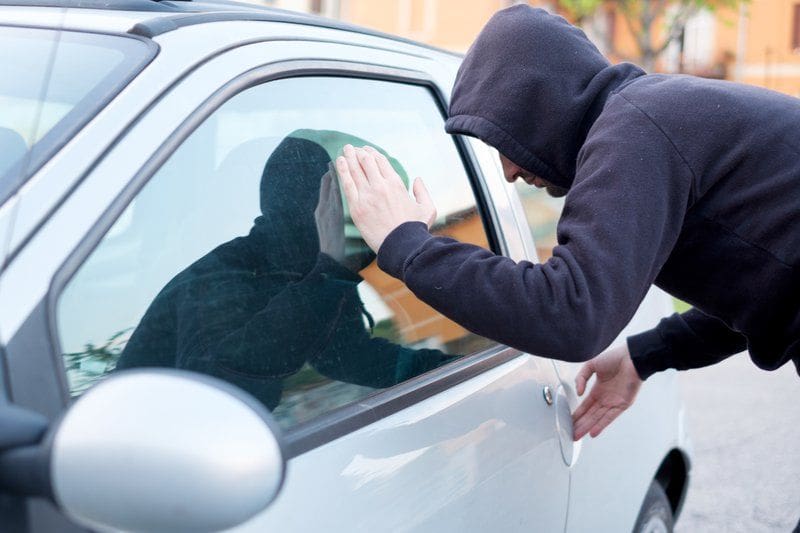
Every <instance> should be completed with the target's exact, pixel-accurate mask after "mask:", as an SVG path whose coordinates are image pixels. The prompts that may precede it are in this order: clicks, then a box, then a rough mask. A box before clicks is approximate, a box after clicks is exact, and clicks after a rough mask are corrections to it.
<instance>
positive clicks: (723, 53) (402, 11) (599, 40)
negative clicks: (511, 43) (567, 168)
mask: <svg viewBox="0 0 800 533" xmlns="http://www.w3.org/2000/svg"><path fill="white" fill-rule="evenodd" d="M251 1H252V2H253V3H260V4H263V5H269V6H273V7H278V8H283V9H290V10H296V11H302V12H307V13H315V14H319V15H322V16H325V17H330V18H335V19H340V20H342V21H345V22H349V23H353V24H357V25H361V26H366V27H370V28H374V29H377V30H380V31H384V32H387V33H392V34H396V35H401V36H403V37H407V38H410V39H414V40H417V41H422V42H424V43H428V44H431V45H434V46H438V47H442V48H446V49H449V50H453V51H456V52H466V50H467V49H468V48H469V46H470V44H471V43H472V41H473V40H474V38H475V36H476V35H477V34H478V32H479V31H480V29H481V28H482V27H483V25H484V24H485V23H486V21H487V20H488V19H489V17H491V16H492V14H493V13H494V12H495V11H497V10H499V9H502V8H505V7H508V6H510V5H512V4H517V3H528V4H530V5H533V6H537V7H542V8H544V9H547V10H548V11H551V12H553V13H558V14H561V15H563V16H564V17H566V18H567V19H569V20H570V21H572V22H573V23H575V24H577V25H579V26H581V27H582V28H583V29H584V31H585V32H586V33H587V35H588V36H589V37H590V38H591V39H592V41H594V43H595V44H596V45H597V46H598V48H600V50H601V51H602V52H603V53H604V54H606V56H607V57H608V58H609V59H610V60H611V61H612V62H620V61H631V62H634V63H637V64H638V65H640V66H642V67H644V68H645V69H646V70H648V71H649V72H667V73H685V74H692V75H696V76H704V77H708V78H716V79H724V80H730V81H737V82H742V83H748V84H753V85H759V86H762V87H766V88H768V89H772V90H775V91H780V92H783V93H786V94H789V95H792V96H796V97H800V1H798V0H749V1H748V0H744V1H741V0H615V1H612V0H530V1H528V2H518V1H510V0H251ZM798 126H800V125H798ZM799 129H800V128H799ZM798 134H800V132H799V133H798ZM698 142H702V135H700V136H698ZM754 179H758V176H754ZM518 191H519V192H520V194H521V197H522V201H523V202H524V203H525V204H527V205H526V207H527V209H526V211H527V213H528V217H529V220H528V222H529V225H530V226H531V228H532V229H533V231H534V234H535V238H536V242H537V246H538V252H539V258H540V259H541V260H544V259H545V258H547V257H548V256H549V255H550V250H551V249H552V246H554V245H555V227H556V223H557V221H558V217H559V216H560V213H561V208H562V206H563V203H562V201H561V200H555V199H552V198H549V197H547V196H546V195H544V194H542V193H541V192H540V191H537V190H536V189H534V188H533V187H529V186H525V185H524V184H522V185H520V186H519V187H518ZM676 309H677V310H679V311H681V310H683V309H685V305H683V304H682V303H681V302H677V301H676ZM680 378H681V384H682V386H683V389H684V399H685V404H686V407H687V410H686V419H687V423H688V427H689V431H690V435H691V438H692V441H693V443H694V465H693V470H692V480H691V484H690V488H689V493H688V495H687V499H686V503H685V506H684V509H683V513H682V516H681V518H680V520H679V522H678V526H677V531H679V532H694V531H704V532H706V531H707V532H716V531H724V532H742V533H750V532H759V531H765V532H781V531H782V532H789V531H792V530H793V529H794V527H795V525H796V524H797V521H798V519H799V518H800V451H798V448H797V443H798V442H800V410H799V409H798V406H800V379H799V378H798V376H797V373H796V372H795V370H794V368H793V366H792V365H786V366H784V367H783V368H781V369H780V370H778V371H776V372H764V371H761V370H759V369H758V368H756V367H755V366H754V365H753V364H752V362H751V361H750V359H749V357H747V355H746V354H741V355H739V356H735V357H732V358H730V359H728V360H727V361H725V362H724V363H722V364H720V365H716V366H713V367H709V368H705V369H700V370H696V371H693V372H688V373H682V374H681V376H680Z"/></svg>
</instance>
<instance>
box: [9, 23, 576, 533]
mask: <svg viewBox="0 0 800 533" xmlns="http://www.w3.org/2000/svg"><path fill="white" fill-rule="evenodd" d="M228 29H229V28H228ZM164 39H165V42H163V43H161V44H162V46H166V45H167V41H170V39H171V40H172V41H173V42H172V43H171V44H172V45H173V46H174V45H175V42H176V41H179V36H178V35H175V36H169V34H167V36H165V38H164ZM178 44H181V45H184V46H188V45H189V44H190V43H178ZM452 73H453V66H452V65H449V66H447V67H443V66H442V65H441V64H439V63H438V62H436V61H433V60H431V59H428V58H426V57H420V56H412V55H407V54H401V53H396V52H392V51H389V50H378V49H372V48H369V47H353V46H347V45H343V44H335V43H323V42H303V41H276V42H262V43H257V44H251V45H247V46H241V47H238V48H235V49H233V50H231V51H229V52H226V53H225V54H222V55H219V56H217V57H214V58H212V59H210V60H209V61H207V62H206V63H205V64H203V65H202V66H200V67H198V68H197V69H195V70H194V71H193V72H192V73H191V74H190V75H188V76H186V78H185V79H184V80H182V81H181V82H180V83H179V84H178V85H177V86H176V87H175V88H174V89H172V90H171V91H170V92H169V93H168V94H167V95H165V96H164V97H163V98H162V99H160V100H159V101H158V102H156V103H155V104H154V105H153V106H152V107H151V108H150V110H149V112H148V113H147V115H145V116H143V117H142V118H141V119H140V120H139V121H138V122H136V123H135V124H134V125H133V126H132V127H131V128H130V129H129V131H128V132H127V133H126V135H125V136H124V137H123V138H122V139H121V140H120V141H119V142H118V143H117V144H116V145H115V146H114V147H113V148H112V149H111V150H110V151H109V152H108V153H107V154H106V155H105V157H104V158H103V159H102V160H100V161H99V162H98V163H97V164H96V165H95V167H94V169H93V170H92V172H91V173H90V174H89V175H88V176H87V177H86V178H85V179H84V181H83V182H82V183H81V184H80V186H79V187H77V189H76V190H75V191H74V192H73V193H72V195H71V196H70V197H69V198H68V200H67V201H65V202H64V203H63V205H62V206H61V207H60V208H59V209H58V210H57V211H56V212H55V213H54V214H53V216H51V217H50V218H49V219H48V220H47V221H46V222H45V223H44V225H43V226H42V228H41V229H40V230H39V231H38V232H37V233H36V235H35V236H34V237H33V238H32V239H31V241H30V242H29V243H28V244H27V245H26V246H25V247H24V248H23V249H22V250H21V251H20V252H19V253H18V255H17V256H16V258H15V261H14V262H13V263H12V264H11V265H10V266H9V268H8V269H7V270H6V271H5V272H4V274H3V278H2V280H0V281H1V282H2V283H5V284H8V285H13V286H15V287H28V288H29V289H30V293H29V294H28V295H23V296H22V297H21V298H22V299H24V300H25V301H24V302H20V303H21V304H22V305H20V309H21V310H24V309H28V310H29V314H28V315H26V316H27V318H26V319H24V320H17V322H16V323H15V324H6V327H5V328H4V330H8V331H11V332H12V334H13V336H14V338H15V339H17V340H16V341H15V342H14V343H13V347H14V352H15V357H13V358H12V363H13V364H12V365H11V372H10V374H9V375H10V381H11V385H12V388H13V389H14V391H15V392H16V397H18V398H19V400H18V401H19V402H20V403H22V404H26V405H35V406H37V407H38V409H39V410H40V411H41V412H45V413H47V414H49V415H51V416H54V415H55V414H57V412H58V411H59V410H61V409H63V407H64V405H65V404H66V401H68V398H70V397H73V398H74V397H76V396H79V395H80V393H81V392H82V391H84V390H85V389H86V388H88V387H90V386H91V385H92V384H93V383H95V382H96V381H97V380H99V379H102V378H103V377H104V376H105V375H107V374H108V373H109V372H111V371H115V367H119V368H123V367H126V368H128V367H136V366H178V367H180V368H186V369H190V370H196V371H202V372H207V373H212V374H214V375H216V376H217V377H221V378H223V379H227V380H228V381H230V382H232V383H234V384H236V385H237V386H240V387H242V388H244V389H245V390H247V391H248V392H250V393H251V394H253V395H254V396H255V397H256V398H258V399H259V400H261V401H262V402H264V403H265V404H266V405H267V406H268V407H269V408H270V409H271V410H272V412H273V415H274V416H275V417H276V418H277V420H278V421H279V423H280V424H281V426H282V428H283V430H284V432H285V433H284V438H285V440H286V446H287V451H288V455H289V457H290V462H289V471H288V475H287V479H286V482H285V486H284V488H283V490H282V493H281V495H280V496H279V498H278V500H277V501H276V502H275V503H274V504H273V505H272V506H271V507H270V508H268V509H267V510H266V511H265V512H264V513H262V514H261V515H260V516H258V517H256V518H255V519H254V520H253V521H252V522H251V523H249V524H246V525H244V526H243V529H244V530H254V531H256V530H264V529H268V528H272V529H291V530H316V529H319V528H321V527H326V528H332V529H348V530H366V529H376V528H379V529H385V530H394V529H398V530H403V529H416V530H437V531H440V530H461V529H464V528H469V529H487V528H490V527H492V528H499V529H502V530H529V529H536V530H543V531H555V530H561V529H563V527H564V521H565V518H566V508H567V495H568V483H569V475H568V470H567V468H566V466H565V464H564V462H563V461H562V457H561V451H560V445H559V440H558V434H557V424H556V414H555V409H554V407H553V406H552V405H551V404H552V395H553V393H554V391H555V389H556V388H557V386H558V379H557V376H556V374H555V371H554V368H553V366H552V364H551V363H550V362H549V361H545V360H542V359H538V358H534V357H531V356H528V355H523V354H520V353H518V352H516V351H513V350H510V349H508V348H506V347H502V346H497V345H495V344H494V343H492V342H490V341H488V340H486V339H482V338H479V337H477V336H475V335H472V334H471V333H469V332H467V331H465V330H463V329H462V328H460V327H458V326H457V325H455V324H453V323H452V322H449V321H447V320H446V319H445V318H444V317H441V316H440V315H438V314H437V313H435V312H434V311H433V310H432V309H430V308H428V307H427V306H425V305H424V304H422V303H421V302H419V301H418V300H416V298H415V297H414V296H413V294H411V293H410V292H409V291H408V290H407V289H405V288H404V287H403V286H402V284H400V283H398V282H397V281H396V280H393V279H391V278H389V277H388V276H386V275H385V274H382V273H381V272H380V271H379V269H378V268H377V267H376V266H375V264H374V260H373V258H372V257H371V256H370V254H369V252H368V250H367V249H366V248H365V246H364V244H363V241H362V240H361V239H360V235H358V232H357V230H356V228H355V227H354V226H353V225H352V223H350V222H349V219H348V215H347V212H346V207H345V208H344V209H343V210H342V211H341V212H340V213H336V209H337V207H336V206H337V204H339V203H340V202H341V196H340V194H339V193H338V192H337V191H336V190H335V183H336V181H335V179H334V177H333V174H332V171H331V169H330V160H331V158H332V157H333V156H334V155H335V154H336V153H338V151H340V150H341V147H342V145H343V144H347V143H349V144H361V143H363V144H371V145H373V146H374V147H375V148H377V149H379V150H381V151H383V152H384V153H385V154H386V155H387V157H389V158H390V161H391V162H392V163H393V165H394V166H395V169H396V171H397V172H398V173H399V174H400V175H401V177H403V178H404V179H408V178H409V177H413V176H416V175H418V174H422V175H424V176H425V177H426V179H427V182H428V184H429V188H430V189H431V191H432V194H433V197H434V200H435V201H436V202H437V204H438V206H439V210H440V217H439V218H438V219H437V222H436V224H435V225H434V228H433V231H434V232H435V233H438V234H441V235H448V236H453V237H456V238H459V239H461V240H466V241H469V242H474V243H475V244H478V245H482V246H487V247H493V248H494V249H496V250H497V251H501V252H504V253H507V254H509V255H511V256H512V257H518V258H519V257H521V256H522V255H523V253H524V252H523V248H522V245H521V240H520V236H519V234H518V232H517V230H516V228H515V227H514V225H513V223H512V220H511V218H510V217H509V213H508V212H507V209H508V205H507V198H506V197H504V193H503V191H502V182H501V179H500V177H499V176H498V175H496V174H494V175H492V174H487V175H481V174H480V173H479V171H478V170H479V169H478V166H477V165H476V163H475V157H476V154H475V152H474V151H473V150H471V149H470V147H469V145H467V144H466V143H464V142H463V141H462V140H455V141H454V140H453V139H451V138H449V137H448V136H446V135H445V134H444V132H443V128H442V124H443V115H442V113H443V109H444V108H445V107H444V106H445V100H444V97H443V94H445V93H446V92H449V84H450V83H451V82H452ZM308 176H313V177H314V179H310V180H309V179H307V177H308ZM325 176H328V177H327V181H326V177H325ZM498 191H500V193H499V194H498ZM504 198H505V199H504ZM22 201H24V198H23V199H22ZM338 209H342V207H341V205H340V204H339V207H338ZM254 219H255V221H254ZM336 235H340V236H341V235H343V236H344V238H343V239H341V242H339V241H337V239H336ZM43 258H44V259H43ZM331 258H333V259H335V261H333V262H331V261H329V259H331ZM342 266H345V267H346V268H342ZM42 288H46V290H45V291H44V296H41V297H40V295H41V294H42V292H41V290H42ZM16 294H19V291H16ZM183 310H188V311H185V312H184V311H183ZM14 325H16V326H17V327H16V328H15V327H12V326H14ZM267 330H268V331H270V332H271V334H270V335H269V336H265V335H263V334H261V332H263V331H267ZM36 333H38V334H39V336H38V337H37V336H36ZM25 352H35V355H31V354H30V353H27V359H25V357H26V355H25ZM265 353H270V354H274V355H270V356H269V357H265V356H263V354H265ZM223 354H224V355H223ZM34 384H36V387H37V388H40V389H43V391H42V394H34V393H33V392H32V391H31V389H32V387H33V385H34ZM59 406H60V407H59ZM111 408H113V407H111ZM309 502H313V503H312V505H313V508H314V512H308V504H309Z"/></svg>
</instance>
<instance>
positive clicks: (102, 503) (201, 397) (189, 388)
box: [0, 370, 285, 531]
mask: <svg viewBox="0 0 800 533" xmlns="http://www.w3.org/2000/svg"><path fill="white" fill-rule="evenodd" d="M29 432H30V431H29ZM278 434H279V430H278V429H277V426H276V424H275V423H274V421H273V419H272V417H271V415H270V414H269V412H268V411H267V410H266V409H265V408H264V407H263V406H262V405H261V404H260V403H258V402H257V401H256V400H255V399H254V398H252V397H250V396H249V395H247V394H246V393H245V392H243V391H241V390H239V389H237V388H235V387H233V386H231V385H229V384H227V383H225V382H222V381H219V380H217V379H214V378H210V377H208V376H203V375H199V374H193V373H189V372H182V371H177V370H135V371H128V372H120V373H119V374H116V375H113V376H111V377H110V378H108V379H107V380H106V381H104V382H102V383H100V384H98V385H96V386H94V387H93V388H92V389H90V390H89V391H88V392H86V393H85V394H84V395H83V396H82V397H81V398H80V399H79V400H78V401H77V402H76V403H75V404H74V405H73V406H72V407H71V408H70V409H69V410H68V411H67V412H66V414H65V416H64V417H63V419H62V420H61V421H60V422H58V423H57V424H55V425H54V427H52V428H50V430H49V431H48V433H47V435H46V436H45V438H44V440H43V441H42V444H40V445H38V446H33V447H32V446H28V447H27V450H31V449H34V450H35V453H31V452H28V453H26V452H25V449H19V448H17V449H11V450H8V451H6V452H4V453H3V454H0V483H2V484H4V485H5V486H6V487H8V485H9V484H10V483H9V481H10V480H13V479H15V478H16V479H23V478H26V477H27V478H29V481H28V482H27V484H28V486H27V487H24V489H25V490H23V491H22V492H27V493H29V494H30V493H31V492H35V491H32V490H31V482H30V479H31V478H36V476H37V474H36V473H35V472H34V473H27V474H26V473H25V472H21V470H24V469H25V468H27V469H29V470H38V471H39V472H40V474H39V475H38V478H36V479H39V480H40V482H39V483H38V484H39V485H42V484H44V485H46V487H44V490H41V489H42V487H39V489H40V490H38V492H40V493H43V494H44V495H49V496H50V497H51V499H52V500H53V501H54V502H55V503H56V504H57V505H58V506H59V507H60V508H61V509H62V510H63V511H64V513H65V514H67V515H68V516H70V517H71V518H72V519H73V520H75V521H76V522H77V523H79V524H81V525H84V526H87V527H90V528H95V529H100V530H103V529H109V528H112V529H122V530H126V531H217V530H220V529H226V528H230V527H233V526H235V525H238V524H241V523H242V522H244V521H246V520H248V519H249V518H251V517H253V516H254V515H255V514H256V513H258V512H259V511H261V510H263V509H264V508H265V507H266V506H267V505H269V504H270V502H272V500H273V499H274V498H275V497H276V496H277V494H278V492H279V490H280V487H281V484H282V482H283V477H284V472H285V461H284V457H283V453H282V450H281V444H280V441H279V438H278ZM42 462H44V464H45V465H47V468H46V469H42V468H41V466H42V465H41V463H42ZM37 463H39V466H38V467H37ZM4 470H5V472H3V471H4ZM20 473H23V475H22V476H21V477H20V476H19V474H20ZM14 474H16V475H14ZM12 483H13V482H12ZM9 488H11V489H12V491H13V487H9ZM18 492H19V491H18Z"/></svg>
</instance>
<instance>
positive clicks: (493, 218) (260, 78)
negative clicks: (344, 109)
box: [45, 59, 522, 459]
mask: <svg viewBox="0 0 800 533" xmlns="http://www.w3.org/2000/svg"><path fill="white" fill-rule="evenodd" d="M315 76H327V77H337V78H359V79H370V80H377V81H388V82H395V83H404V84H407V85H416V86H421V87H424V88H426V89H428V91H429V92H430V94H431V97H432V98H433V100H434V103H435V104H436V105H437V107H438V108H439V111H440V113H441V115H442V123H444V119H445V117H446V109H447V108H446V102H447V99H446V98H445V96H444V94H443V92H442V90H441V89H440V87H439V86H438V85H437V84H436V82H435V81H434V80H433V78H432V77H431V76H429V75H428V74H427V73H425V72H422V71H418V70H410V69H405V68H399V67H396V66H386V65H377V64H372V63H356V62H349V61H339V60H328V59H324V60H323V59H319V60H288V61H281V62H276V63H270V64H266V65H261V66H259V67H256V68H253V69H251V70H248V71H246V72H243V73H241V74H239V75H238V76H236V77H234V78H233V79H231V80H229V81H228V82H227V83H225V84H223V85H221V86H220V87H217V88H216V89H215V90H213V91H212V92H210V95H209V96H208V97H207V98H206V99H205V100H204V101H203V103H202V104H201V105H200V106H199V107H198V108H196V109H194V110H193V111H191V113H190V114H189V115H188V116H187V117H186V118H185V119H184V120H183V122H182V123H181V125H180V126H179V127H178V128H177V129H176V130H175V131H174V132H172V133H171V134H170V135H169V136H168V137H167V138H166V140H165V141H164V142H163V143H161V145H160V146H159V148H158V149H157V150H156V151H155V152H154V153H153V154H152V155H151V156H150V157H149V159H148V160H147V162H146V163H145V164H144V165H143V166H142V167H141V168H139V170H138V171H137V173H136V174H135V175H134V177H133V178H132V179H131V180H130V181H129V182H128V183H127V184H126V185H125V187H124V188H123V189H122V190H121V192H120V193H119V194H118V195H117V196H116V198H115V199H114V200H113V201H112V202H111V204H110V205H109V206H108V207H107V208H105V209H104V211H103V213H102V215H101V216H100V218H99V219H98V221H97V222H95V224H94V225H93V226H92V228H91V230H90V231H89V232H88V233H87V234H86V235H84V236H83V238H82V239H81V241H80V244H79V245H78V246H77V247H76V248H75V249H74V250H73V251H72V252H71V253H70V255H69V256H68V257H67V259H66V260H65V261H64V262H63V263H62V265H61V266H60V267H59V268H58V270H57V271H56V274H55V275H54V276H53V279H52V282H51V284H50V288H49V290H48V292H47V295H46V297H45V298H46V302H47V303H46V308H47V310H46V314H47V321H48V332H49V337H50V339H49V340H50V344H51V346H52V347H53V357H54V359H56V361H55V368H56V372H57V373H58V380H59V382H60V385H61V396H62V398H63V399H64V405H65V406H66V405H68V404H69V402H70V395H69V384H68V382H67V374H66V368H65V364H64V359H63V354H62V349H61V340H60V336H59V331H58V321H57V305H58V299H59V297H60V296H61V293H62V292H63V290H64V289H65V288H66V286H67V284H68V283H69V282H70V280H71V279H72V277H73V276H74V275H75V273H76V272H77V271H78V270H79V269H80V267H81V266H82V265H83V264H84V263H85V261H86V260H87V259H88V257H89V256H90V255H91V253H92V252H93V251H94V250H95V249H96V247H97V246H98V245H99V244H100V242H101V241H102V239H103V238H104V237H105V235H106V233H107V232H108V230H109V229H110V228H111V226H112V225H113V224H114V223H115V222H116V221H117V220H118V218H119V216H120V215H121V214H122V213H123V211H124V210H125V209H126V208H127V206H128V205H129V204H130V203H131V202H132V201H133V200H134V199H135V198H136V196H137V195H138V194H139V192H140V191H141V190H142V189H143V188H144V186H145V185H146V184H147V183H149V181H150V179H151V178H152V177H153V176H154V175H155V174H156V173H157V172H158V171H159V169H160V168H161V167H162V166H163V164H164V163H166V162H167V160H168V159H169V158H170V157H171V156H172V154H173V153H174V152H175V151H176V150H177V149H178V148H179V147H180V146H182V145H183V143H184V142H185V141H186V140H187V139H188V138H189V137H190V136H191V135H192V133H194V131H195V130H196V129H197V128H198V127H199V126H200V125H201V124H202V123H203V122H205V120H206V119H207V118H208V117H209V116H211V115H212V114H213V113H214V112H216V110H217V109H219V108H220V107H221V106H222V105H224V104H225V103H226V102H228V101H229V100H230V99H231V98H233V97H235V96H236V95H238V94H240V93H242V92H244V91H246V90H248V89H250V88H252V87H255V86H257V85H262V84H265V83H269V82H271V81H275V80H279V79H286V78H299V77H315ZM453 140H454V142H455V145H456V149H457V151H458V153H459V157H460V158H461V161H462V164H463V165H464V170H465V173H466V174H467V178H468V180H469V183H470V186H471V187H472V192H473V195H474V196H475V200H476V206H477V209H478V210H479V213H480V216H481V219H482V221H483V224H484V227H485V228H486V236H487V239H488V242H489V247H490V249H491V250H493V251H494V252H496V253H504V252H507V249H508V247H507V245H506V241H505V240H504V238H503V235H502V232H501V231H500V230H499V228H500V225H499V223H498V216H497V213H496V211H495V209H494V205H493V203H492V201H491V200H490V199H489V198H490V197H491V195H490V192H489V190H488V189H487V187H486V185H485V183H484V180H483V174H482V172H481V170H480V165H479V164H478V161H477V159H476V158H475V155H474V154H473V153H472V150H471V149H470V147H469V145H468V143H467V142H466V141H465V139H463V138H462V137H461V136H455V137H454V138H453ZM121 142H124V141H121ZM520 355H522V352H520V351H519V350H516V349H513V348H509V347H507V346H504V345H501V344H499V343H495V344H494V345H493V346H491V347H490V348H487V349H485V350H483V351H480V352H477V353H473V354H469V355H465V356H464V357H463V358H461V359H459V360H457V361H454V362H452V363H449V364H447V365H444V366H442V367H439V368H437V369H434V370H432V371H430V372H427V373H425V374H422V375H419V376H416V377H414V378H411V379H409V380H407V381H405V382H403V383H400V384H398V385H395V386H393V387H389V388H386V389H380V390H376V391H375V392H373V393H372V394H370V395H368V396H366V397H364V398H362V399H360V400H357V401H356V402H353V403H350V404H347V405H344V406H340V407H337V408H334V409H332V410H330V411H326V412H324V413H322V414H319V415H317V416H315V417H313V418H312V419H310V420H308V421H306V422H302V423H300V424H297V425H296V426H293V427H291V428H289V429H287V430H283V432H282V434H283V440H284V443H285V449H286V454H287V455H286V457H287V459H291V458H293V457H297V456H299V455H301V454H303V453H305V452H307V451H310V450H312V449H314V448H317V447H319V446H322V445H324V444H326V443H328V442H330V441H332V440H335V439H337V438H339V437H342V436H344V435H347V434H349V433H351V432H353V431H356V430H357V429H360V428H363V427H365V426H367V425H369V424H372V423H374V422H377V421H378V420H380V419H382V418H385V417H387V416H389V415H391V414H393V413H396V412H398V411H400V410H402V409H405V408H407V407H410V406H412V405H414V404H416V403H418V402H420V401H422V400H425V399H427V398H430V397H432V396H433V395H435V394H439V393H441V392H444V391H446V390H447V389H449V388H451V387H453V386H455V385H457V384H459V383H463V382H464V381H466V380H468V379H470V378H473V377H475V376H477V375H479V374H481V373H483V372H485V371H487V370H489V369H491V368H495V367H497V366H499V365H501V364H503V363H506V362H508V361H510V360H512V359H514V358H516V357H519V356H520Z"/></svg>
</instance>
